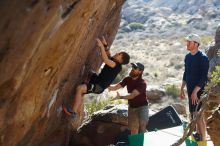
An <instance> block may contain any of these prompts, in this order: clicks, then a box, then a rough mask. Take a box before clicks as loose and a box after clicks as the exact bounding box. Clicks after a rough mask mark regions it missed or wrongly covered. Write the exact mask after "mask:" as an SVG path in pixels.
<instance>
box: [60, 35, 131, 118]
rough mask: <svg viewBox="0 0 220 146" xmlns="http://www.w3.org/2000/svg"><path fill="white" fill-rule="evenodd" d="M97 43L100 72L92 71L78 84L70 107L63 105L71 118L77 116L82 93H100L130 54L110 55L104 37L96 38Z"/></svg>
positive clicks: (126, 61) (128, 58) (125, 62)
mask: <svg viewBox="0 0 220 146" xmlns="http://www.w3.org/2000/svg"><path fill="white" fill-rule="evenodd" d="M96 41H97V45H98V46H99V48H100V51H101V57H102V60H103V62H104V63H105V65H104V67H103V69H102V70H101V72H100V73H99V74H98V75H97V74H96V73H93V74H92V75H91V78H90V80H89V82H88V83H84V84H80V85H78V86H77V88H76V95H75V98H74V100H73V104H72V107H70V106H63V110H64V112H65V113H66V114H67V115H69V116H71V119H72V120H76V118H77V110H78V108H79V106H80V105H81V104H82V102H83V94H89V93H95V94H101V93H102V92H103V91H104V90H105V89H106V88H108V87H109V85H110V84H111V83H112V82H113V80H114V79H115V78H116V76H117V75H118V74H119V73H120V71H121V69H122V65H124V64H128V63H129V60H130V56H129V54H128V53H126V52H119V53H116V54H115V55H113V56H110V51H109V48H108V45H107V42H106V40H105V38H104V37H103V38H102V41H101V40H100V39H98V38H97V39H96Z"/></svg>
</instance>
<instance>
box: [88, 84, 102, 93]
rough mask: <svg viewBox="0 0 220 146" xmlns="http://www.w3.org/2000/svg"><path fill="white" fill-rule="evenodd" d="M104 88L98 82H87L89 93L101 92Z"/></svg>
mask: <svg viewBox="0 0 220 146" xmlns="http://www.w3.org/2000/svg"><path fill="white" fill-rule="evenodd" d="M104 90H105V89H104V88H103V87H102V86H100V85H99V84H92V83H88V84H87V94H89V93H95V94H101V93H102V92H103V91H104Z"/></svg>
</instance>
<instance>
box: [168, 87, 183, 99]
mask: <svg viewBox="0 0 220 146" xmlns="http://www.w3.org/2000/svg"><path fill="white" fill-rule="evenodd" d="M165 90H166V94H167V95H169V96H172V97H173V98H177V97H178V96H179V95H180V88H179V87H177V85H166V87H165Z"/></svg>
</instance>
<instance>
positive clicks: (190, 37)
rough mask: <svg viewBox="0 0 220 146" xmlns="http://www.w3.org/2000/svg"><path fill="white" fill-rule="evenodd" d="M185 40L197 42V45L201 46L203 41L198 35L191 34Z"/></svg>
mask: <svg viewBox="0 0 220 146" xmlns="http://www.w3.org/2000/svg"><path fill="white" fill-rule="evenodd" d="M185 39H186V40H187V41H193V42H196V43H198V44H201V39H200V37H199V35H198V34H189V35H187V36H186V37H185Z"/></svg>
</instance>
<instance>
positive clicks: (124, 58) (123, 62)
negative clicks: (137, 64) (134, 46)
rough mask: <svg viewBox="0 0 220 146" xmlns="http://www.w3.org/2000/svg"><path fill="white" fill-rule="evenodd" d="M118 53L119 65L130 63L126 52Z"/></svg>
mask: <svg viewBox="0 0 220 146" xmlns="http://www.w3.org/2000/svg"><path fill="white" fill-rule="evenodd" d="M120 53H122V63H121V64H128V63H129V61H130V56H129V54H128V53H126V52H124V51H122V52H120Z"/></svg>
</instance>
